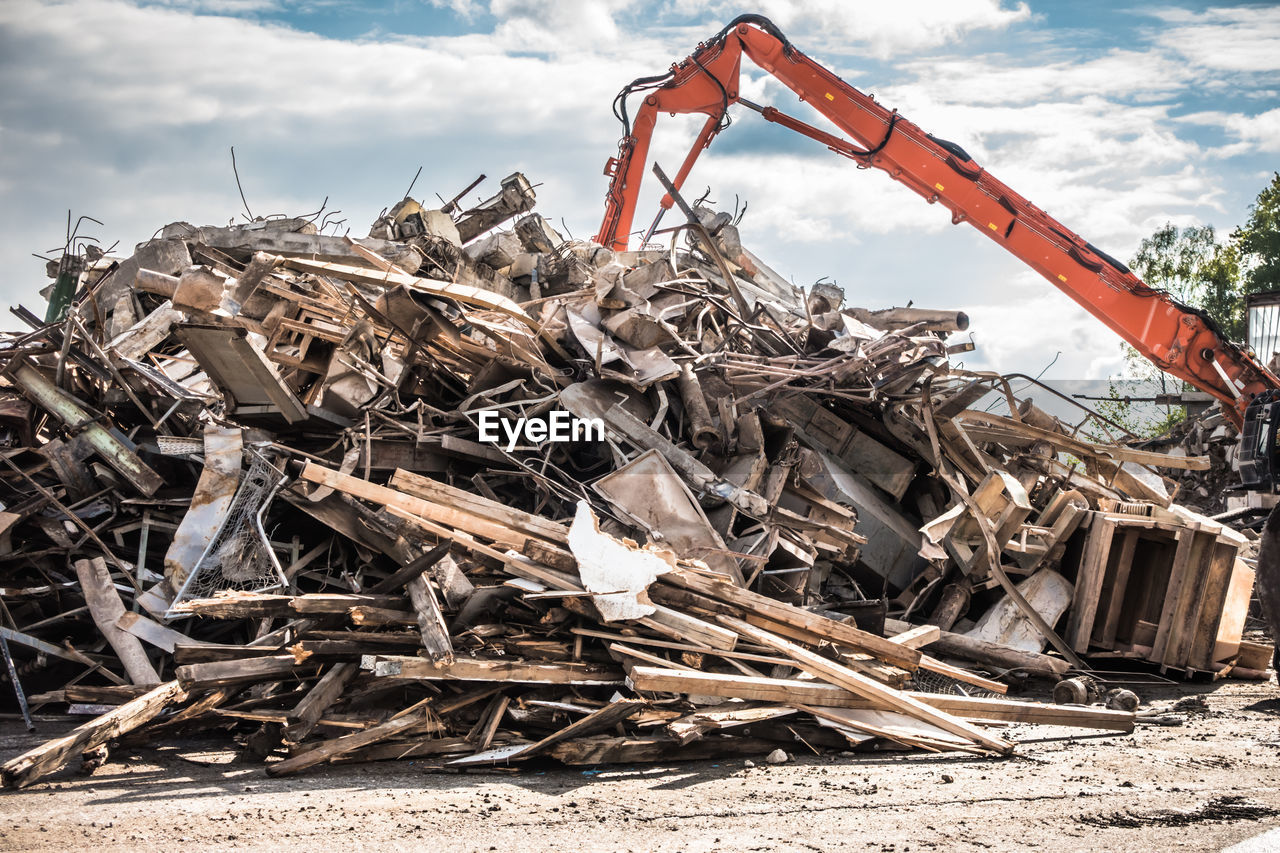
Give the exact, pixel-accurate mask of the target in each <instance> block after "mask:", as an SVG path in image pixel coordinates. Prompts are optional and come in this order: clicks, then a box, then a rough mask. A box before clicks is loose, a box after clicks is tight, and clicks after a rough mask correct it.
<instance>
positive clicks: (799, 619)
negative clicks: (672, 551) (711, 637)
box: [658, 569, 920, 670]
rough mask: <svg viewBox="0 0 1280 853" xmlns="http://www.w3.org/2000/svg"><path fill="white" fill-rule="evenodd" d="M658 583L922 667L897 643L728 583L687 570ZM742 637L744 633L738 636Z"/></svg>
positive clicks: (903, 664)
mask: <svg viewBox="0 0 1280 853" xmlns="http://www.w3.org/2000/svg"><path fill="white" fill-rule="evenodd" d="M658 581H659V583H670V584H672V585H674V586H681V587H684V588H685V589H691V590H693V591H694V592H699V593H702V594H703V595H708V596H710V597H712V598H717V599H719V600H721V601H727V602H729V603H731V604H735V605H737V606H738V607H740V608H742V609H744V610H746V611H748V612H754V613H758V614H760V615H762V616H765V617H767V618H769V619H771V620H774V621H776V622H782V623H784V624H788V625H794V626H796V627H799V628H803V629H804V630H807V631H811V632H813V633H815V634H818V635H820V636H822V637H824V638H825V639H827V640H828V641H830V642H832V643H836V644H838V645H842V646H848V647H849V648H853V649H858V650H861V651H866V652H869V653H871V654H873V655H875V656H876V657H878V658H880V659H881V660H883V661H886V662H888V663H891V664H893V665H894V666H900V667H903V668H904V669H908V670H914V669H915V668H916V667H917V666H918V665H919V664H920V653H919V652H918V651H916V650H915V649H908V648H905V647H903V646H900V645H898V644H897V643H894V642H891V641H889V640H886V639H885V638H884V637H877V636H876V635H875V634H871V633H868V632H866V631H862V630H859V629H858V628H856V627H854V626H853V625H849V624H847V623H845V622H837V621H835V620H834V619H829V618H827V617H826V616H823V615H821V614H818V613H811V612H810V611H808V610H801V609H800V608H798V607H793V606H791V605H789V604H784V603H783V602H780V601H776V600H774V599H772V598H768V597H766V596H763V595H760V594H759V593H756V592H752V591H750V590H747V589H741V588H739V587H736V586H734V585H733V584H731V583H729V582H728V581H725V580H720V579H716V578H709V577H706V576H704V575H699V574H697V573H695V572H690V571H687V570H685V569H675V570H674V571H671V572H668V573H667V574H664V575H661V576H660V577H659V578H658ZM739 633H741V632H739Z"/></svg>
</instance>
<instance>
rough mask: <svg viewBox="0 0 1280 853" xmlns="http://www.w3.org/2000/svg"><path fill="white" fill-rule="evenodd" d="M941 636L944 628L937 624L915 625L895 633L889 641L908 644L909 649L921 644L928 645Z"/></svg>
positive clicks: (918, 646) (901, 644)
mask: <svg viewBox="0 0 1280 853" xmlns="http://www.w3.org/2000/svg"><path fill="white" fill-rule="evenodd" d="M941 636H942V629H941V628H939V627H938V626H937V625H915V626H913V627H911V628H908V629H907V630H905V631H903V632H902V633H900V634H894V635H893V636H892V637H889V642H891V643H897V644H898V645H900V646H906V647H907V648H909V649H918V648H920V647H921V646H927V645H929V644H930V643H932V642H935V641H936V640H938V638H939V637H941Z"/></svg>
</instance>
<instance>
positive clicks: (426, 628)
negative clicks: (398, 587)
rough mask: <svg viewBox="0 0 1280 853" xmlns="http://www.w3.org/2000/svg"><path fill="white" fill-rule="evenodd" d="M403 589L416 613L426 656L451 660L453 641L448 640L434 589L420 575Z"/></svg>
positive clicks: (446, 628) (447, 632) (447, 630)
mask: <svg viewBox="0 0 1280 853" xmlns="http://www.w3.org/2000/svg"><path fill="white" fill-rule="evenodd" d="M405 589H406V590H407V591H408V593H409V601H411V602H412V603H413V610H414V612H415V613H417V614H418V630H419V631H420V632H422V647H423V648H424V649H426V650H427V656H428V657H430V658H431V659H432V660H434V661H441V662H443V663H450V662H452V661H453V643H452V642H451V641H450V640H449V629H448V627H447V626H446V625H445V624H444V614H443V613H441V612H440V602H439V601H437V600H436V593H435V590H433V589H432V588H431V584H430V583H428V582H427V579H426V578H424V577H423V576H422V575H418V576H417V577H416V578H414V579H413V580H411V581H409V582H408V583H407V584H405Z"/></svg>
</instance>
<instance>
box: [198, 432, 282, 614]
mask: <svg viewBox="0 0 1280 853" xmlns="http://www.w3.org/2000/svg"><path fill="white" fill-rule="evenodd" d="M251 453H252V455H253V461H252V462H251V463H250V464H249V470H248V472H247V473H246V474H245V475H244V479H242V480H241V481H240V486H239V488H238V489H236V494H235V497H234V498H232V501H231V507H230V509H228V511H227V516H226V518H225V519H224V520H223V522H222V526H221V527H219V528H218V532H217V534H216V535H215V536H214V537H213V539H212V541H210V543H209V547H207V548H206V549H205V551H204V553H203V554H201V555H200V559H199V560H198V561H196V565H195V567H194V568H193V569H192V570H191V572H190V573H189V574H188V575H187V579H186V581H185V582H183V584H182V589H180V590H179V591H178V594H177V596H175V597H174V600H173V606H175V607H176V606H177V605H178V604H179V603H181V602H183V601H190V600H192V599H196V598H210V597H212V596H213V595H215V594H216V593H219V592H228V591H240V592H265V591H266V590H269V589H277V588H280V587H284V586H288V581H287V580H286V579H285V576H284V571H283V569H282V568H281V566H280V561H279V560H278V559H277V558H276V555H275V552H274V551H272V549H271V543H270V540H269V539H268V538H267V535H266V532H265V531H264V530H263V529H262V515H263V513H264V512H265V511H266V509H267V508H268V507H269V506H270V504H271V501H272V499H273V498H274V497H275V494H276V492H277V491H278V490H279V488H280V486H281V485H283V483H284V478H283V477H282V476H281V475H280V472H279V471H278V470H277V469H276V467H275V466H274V465H272V464H271V462H270V461H268V460H267V458H266V457H265V456H263V455H262V454H261V453H258V452H256V451H251Z"/></svg>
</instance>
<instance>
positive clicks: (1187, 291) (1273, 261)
mask: <svg viewBox="0 0 1280 853" xmlns="http://www.w3.org/2000/svg"><path fill="white" fill-rule="evenodd" d="M1129 266H1130V267H1132V268H1133V271H1134V272H1135V273H1136V274H1137V275H1138V276H1139V277H1141V278H1142V280H1143V281H1145V282H1146V283H1147V284H1148V285H1149V286H1151V287H1154V288H1160V289H1163V290H1167V291H1168V292H1169V293H1170V294H1172V295H1173V297H1174V298H1176V299H1178V300H1179V301H1181V302H1185V303H1186V304H1187V305H1190V306H1191V307H1193V308H1198V309H1200V310H1202V311H1204V312H1205V313H1206V314H1208V315H1209V316H1210V317H1211V318H1213V320H1214V322H1215V323H1217V325H1218V327H1219V328H1220V329H1221V330H1222V333H1223V334H1224V335H1225V336H1226V337H1227V338H1230V339H1231V340H1234V341H1244V340H1245V339H1246V337H1247V335H1248V320H1247V315H1248V312H1247V310H1246V307H1245V297H1246V296H1247V295H1248V294H1251V293H1264V292H1267V291H1274V290H1280V172H1276V173H1273V174H1272V177H1271V181H1270V183H1268V185H1267V186H1265V187H1263V189H1262V191H1261V192H1260V193H1258V197H1257V198H1256V199H1255V200H1254V203H1253V204H1252V205H1251V206H1250V207H1249V216H1248V219H1247V220H1246V221H1245V223H1244V224H1243V225H1241V226H1240V227H1238V228H1236V229H1235V230H1233V231H1232V232H1231V236H1230V238H1229V239H1228V240H1227V241H1226V242H1219V241H1218V235H1217V233H1216V232H1215V231H1214V229H1213V226H1212V225H1198V226H1196V225H1193V226H1189V227H1187V228H1181V229H1179V228H1178V227H1177V226H1175V225H1173V223H1167V224H1166V225H1165V226H1164V227H1162V228H1160V229H1158V230H1157V231H1156V232H1155V233H1154V234H1152V235H1151V236H1150V237H1148V238H1146V239H1145V240H1143V241H1142V244H1141V245H1140V246H1139V247H1138V253H1137V255H1135V256H1134V258H1133V260H1131V261H1130V262H1129ZM1121 347H1122V348H1123V350H1124V356H1125V370H1124V374H1123V376H1122V377H1121V378H1123V379H1127V380H1138V382H1139V383H1140V384H1139V385H1138V386H1137V388H1135V389H1134V391H1131V392H1130V394H1131V396H1144V397H1146V396H1154V395H1156V394H1170V393H1175V392H1177V391H1179V390H1191V389H1190V387H1189V386H1186V385H1185V384H1184V383H1182V382H1180V381H1179V380H1177V379H1175V378H1174V377H1172V376H1169V375H1168V374H1167V373H1164V372H1163V371H1161V370H1159V369H1157V368H1156V367H1155V365H1153V364H1152V363H1151V362H1149V361H1147V360H1146V359H1145V358H1143V357H1142V355H1140V354H1139V353H1138V351H1137V350H1135V349H1134V348H1133V347H1131V346H1129V345H1128V344H1121ZM1264 358H1265V356H1264ZM1130 387H1133V386H1130ZM1139 389H1140V390H1139ZM1148 389H1149V390H1148ZM1099 410H1100V411H1101V412H1102V413H1103V414H1106V415H1107V416H1108V417H1110V418H1112V419H1113V420H1115V421H1117V422H1119V423H1122V424H1124V425H1125V426H1126V427H1127V428H1129V429H1130V430H1131V431H1132V432H1135V433H1138V434H1148V435H1151V434H1159V433H1160V432H1163V431H1164V430H1166V429H1167V428H1168V427H1170V426H1172V425H1173V423H1176V422H1177V421H1178V420H1180V419H1181V415H1182V410H1181V409H1173V408H1166V409H1165V411H1164V417H1163V418H1160V419H1159V422H1158V423H1154V422H1149V423H1142V422H1140V421H1142V420H1143V419H1142V418H1139V417H1138V415H1137V413H1136V412H1135V411H1134V409H1133V407H1132V405H1131V404H1130V403H1129V402H1128V401H1127V400H1126V399H1125V398H1124V396H1123V395H1121V394H1120V393H1119V391H1118V389H1117V388H1116V386H1115V385H1114V384H1113V385H1112V388H1111V399H1110V400H1105V401H1103V402H1102V403H1101V405H1100V406H1099ZM1146 420H1148V421H1150V420H1151V419H1150V418H1148V419H1146Z"/></svg>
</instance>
